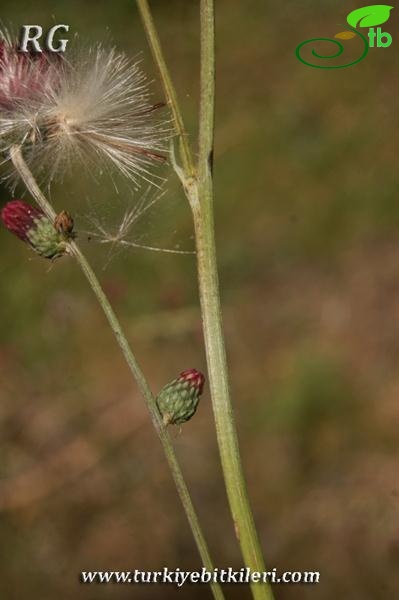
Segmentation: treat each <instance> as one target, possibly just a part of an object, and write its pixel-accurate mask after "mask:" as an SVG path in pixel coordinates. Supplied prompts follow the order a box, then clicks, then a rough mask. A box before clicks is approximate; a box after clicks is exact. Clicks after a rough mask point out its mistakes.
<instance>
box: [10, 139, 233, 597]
mask: <svg viewBox="0 0 399 600" xmlns="http://www.w3.org/2000/svg"><path fill="white" fill-rule="evenodd" d="M10 156H11V160H12V162H13V164H14V166H15V168H16V169H17V171H18V172H19V174H20V176H21V178H22V180H23V181H24V183H25V185H26V187H27V189H28V190H29V191H30V193H31V194H32V196H33V197H34V198H35V200H36V202H37V203H38V205H39V206H40V208H41V209H42V210H43V211H44V212H45V213H46V215H47V216H48V217H49V219H51V220H54V217H55V215H56V213H55V211H54V209H53V207H52V205H51V204H50V203H49V202H48V200H47V198H46V197H45V196H44V194H43V193H42V191H41V190H40V188H39V186H38V185H37V183H36V180H35V179H34V177H33V175H32V173H31V171H30V170H29V168H28V166H27V164H26V163H25V160H24V158H23V156H22V152H21V148H20V147H19V146H14V147H13V148H12V149H11V152H10ZM68 250H69V252H70V254H72V255H73V256H74V257H75V258H76V260H77V262H78V263H79V265H80V267H81V269H82V271H83V273H84V275H85V277H86V279H87V281H88V283H89V285H90V287H91V289H92V290H93V292H94V294H95V296H96V298H97V300H98V302H99V304H100V306H101V308H102V310H103V311H104V314H105V316H106V318H107V320H108V323H109V325H110V327H111V329H112V332H113V333H114V335H115V338H116V341H117V342H118V344H119V347H120V349H121V350H122V353H123V356H124V357H125V360H126V362H127V364H128V366H129V368H130V371H131V372H132V374H133V377H134V379H135V380H136V383H137V386H138V388H139V390H140V392H141V394H142V396H143V398H144V400H145V402H146V405H147V408H148V410H149V412H150V415H151V420H152V423H153V425H154V427H155V430H156V432H157V434H158V437H159V439H160V441H161V444H162V447H163V451H164V453H165V456H166V459H167V462H168V464H169V468H170V470H171V472H172V476H173V479H174V481H175V485H176V488H177V491H178V494H179V496H180V500H181V502H182V504H183V507H184V510H185V513H186V517H187V520H188V522H189V525H190V528H191V531H192V533H193V536H194V539H195V542H196V545H197V548H198V551H199V554H200V556H201V559H202V562H203V565H204V567H205V568H206V569H207V570H208V571H213V569H214V566H213V563H212V560H211V557H210V553H209V549H208V546H207V543H206V540H205V537H204V535H203V533H202V529H201V526H200V523H199V520H198V517H197V514H196V511H195V508H194V505H193V503H192V500H191V497H190V494H189V491H188V488H187V485H186V483H185V480H184V477H183V474H182V471H181V469H180V466H179V463H178V460H177V457H176V453H175V450H174V447H173V444H172V442H171V439H170V436H169V433H168V431H167V429H166V427H164V425H163V423H162V417H161V415H160V413H159V411H158V408H157V405H156V402H155V399H154V396H153V395H152V392H151V390H150V387H149V385H148V383H147V380H146V379H145V376H144V374H143V372H142V370H141V369H140V366H139V365H138V363H137V360H136V358H135V356H134V354H133V352H132V350H131V348H130V345H129V343H128V341H127V339H126V336H125V334H124V332H123V330H122V327H121V325H120V323H119V320H118V318H117V317H116V315H115V312H114V310H113V308H112V306H111V304H110V302H109V300H108V298H107V297H106V295H105V293H104V291H103V289H102V287H101V285H100V283H99V281H98V279H97V276H96V274H95V273H94V271H93V269H92V268H91V266H90V264H89V263H88V261H87V259H86V257H85V256H84V254H83V253H82V251H81V250H80V248H79V246H78V245H77V244H76V242H74V241H70V242H69V243H68ZM210 585H211V588H212V592H213V596H214V598H215V600H224V595H223V591H222V589H221V587H220V585H219V584H218V583H211V584H210Z"/></svg>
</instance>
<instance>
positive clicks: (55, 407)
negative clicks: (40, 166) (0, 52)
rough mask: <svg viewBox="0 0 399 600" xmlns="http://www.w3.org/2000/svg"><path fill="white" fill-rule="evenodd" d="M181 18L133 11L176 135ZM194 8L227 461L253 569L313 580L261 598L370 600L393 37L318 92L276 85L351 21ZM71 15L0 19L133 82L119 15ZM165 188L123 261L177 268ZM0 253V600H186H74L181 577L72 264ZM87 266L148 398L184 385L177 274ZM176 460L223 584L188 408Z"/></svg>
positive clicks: (120, 376)
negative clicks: (109, 574) (143, 248)
mask: <svg viewBox="0 0 399 600" xmlns="http://www.w3.org/2000/svg"><path fill="white" fill-rule="evenodd" d="M197 4H198V3H197V2H196V1H194V0H192V1H190V2H183V1H174V2H165V1H163V2H162V1H160V0H158V1H157V2H153V6H154V12H155V16H156V20H157V23H158V25H159V28H160V31H161V33H162V39H163V41H164V44H165V49H166V52H167V57H168V59H169V60H170V64H171V69H172V72H173V75H174V76H175V77H176V82H177V87H178V91H179V93H180V96H181V98H182V101H183V108H184V112H185V116H186V118H187V121H188V123H189V125H190V130H191V131H192V132H193V135H194V133H195V115H196V110H197V102H196V98H197V92H198V63H197V60H198V14H197V12H198V10H197ZM217 4H218V13H217V32H218V67H219V73H218V103H217V135H216V138H217V144H216V156H215V170H216V194H217V196H216V197H217V207H216V211H217V231H218V246H219V262H220V274H221V283H222V289H223V302H224V311H225V326H226V337H227V343H228V350H229V362H230V367H231V376H232V387H233V394H234V402H235V407H236V417H237V424H238V428H239V432H240V439H241V444H242V453H243V460H244V463H245V467H246V472H247V477H248V483H249V490H250V495H251V498H252V501H253V507H254V511H255V515H256V521H257V523H258V525H259V530H260V533H261V537H262V543H263V547H264V551H265V556H266V560H267V564H268V565H269V566H270V567H274V566H275V567H277V568H278V569H279V570H281V571H283V570H319V571H320V572H321V583H320V584H319V585H318V586H313V587H304V586H285V587H284V586H280V587H278V588H277V589H276V590H275V592H276V597H277V598H278V599H279V600H280V599H281V600H286V599H287V600H291V599H295V600H301V599H307V598H315V599H317V600H330V599H332V598H336V597H339V598H342V599H343V600H346V599H348V600H375V599H382V598H394V597H396V596H397V595H398V593H399V580H398V572H397V564H398V559H399V525H398V523H399V520H398V516H399V515H398V499H399V482H398V466H397V456H398V449H399V442H398V421H399V408H398V396H399V372H398V358H399V300H398V298H399V253H398V242H399V233H398V225H399V202H398V197H397V189H398V184H399V171H398V167H397V165H398V144H397V137H398V136H397V126H398V109H397V92H398V86H397V72H398V67H399V61H398V52H399V47H398V44H399V39H398V40H396V39H395V31H396V30H397V24H398V17H397V15H396V14H395V12H396V11H395V10H394V11H392V16H391V19H390V21H389V23H388V24H387V26H386V29H387V30H388V31H390V32H391V33H393V37H394V39H393V44H392V46H391V47H390V48H388V49H375V50H373V51H370V54H369V56H368V57H367V59H366V60H364V61H363V62H362V63H359V64H358V65H356V66H355V67H353V68H351V69H343V70H337V71H323V70H317V69H311V68H308V67H305V66H304V65H302V64H300V63H299V62H298V61H297V60H296V58H295V56H294V50H295V47H296V45H297V44H298V43H299V42H301V41H303V40H305V39H308V38H311V37H316V36H318V35H325V36H327V37H328V36H331V35H334V34H335V33H336V31H338V30H337V26H336V23H340V22H341V23H343V22H344V20H345V17H346V13H347V12H349V11H350V10H352V9H354V8H356V7H358V6H361V5H362V4H361V3H353V5H351V6H349V7H348V6H345V7H337V6H336V3H335V2H331V1H328V2H324V3H323V4H322V5H320V3H317V2H307V3H306V5H305V6H302V5H299V4H298V3H296V2H293V1H292V0H291V1H288V2H286V3H284V4H281V3H279V2H276V1H274V2H273V1H272V2H268V3H265V2H262V1H261V0H249V1H248V2H246V3H238V2H229V1H228V0H219V2H218V3H217ZM85 8H86V12H83V11H82V10H81V3H79V2H77V1H76V0H73V1H68V2H57V3H55V2H50V1H44V0H40V2H38V3H37V5H36V6H34V7H33V6H31V5H30V4H29V5H28V3H23V2H21V3H19V4H18V5H15V3H12V2H9V1H6V2H3V3H2V12H1V17H2V20H3V21H4V22H8V21H10V20H11V21H13V22H14V25H16V26H18V25H19V24H22V23H36V22H38V23H43V25H44V24H45V23H46V22H47V23H48V22H50V21H51V15H53V14H54V15H55V22H57V23H58V22H66V23H69V24H70V25H71V30H73V31H78V32H79V34H80V35H82V34H83V33H84V34H85V35H86V37H87V39H89V40H92V41H96V40H97V39H99V38H100V39H102V38H103V37H104V36H108V38H111V39H112V40H113V41H114V42H115V43H116V44H117V45H118V47H120V48H122V49H125V50H126V51H127V52H129V53H131V54H132V55H135V54H137V53H138V52H140V51H142V50H144V54H143V58H144V64H145V66H146V67H147V68H148V70H149V71H150V72H151V73H152V74H153V76H154V77H155V76H156V74H155V71H154V70H153V67H152V63H151V60H150V57H149V53H148V51H147V46H146V42H145V38H144V35H143V33H142V30H141V27H140V23H139V20H138V17H137V14H136V11H135V7H134V2H133V1H132V2H123V1H122V0H118V1H117V2H113V3H108V2H103V1H100V2H87V3H85ZM388 25H389V26H388ZM107 27H109V31H108V32H107V30H106V29H107ZM154 91H155V95H156V96H157V98H158V97H161V91H160V88H159V87H157V86H156V84H155V85H154ZM168 189H169V192H168V195H167V196H166V199H165V200H163V201H162V205H161V206H160V207H159V210H156V211H152V213H151V215H150V216H149V217H148V219H146V220H145V222H144V224H142V231H140V232H139V234H140V236H143V237H142V238H140V239H142V240H144V242H148V243H155V244H158V245H160V244H163V245H165V246H171V245H173V244H175V243H179V244H181V246H182V247H186V248H190V247H191V246H192V232H191V225H190V215H189V211H188V208H187V206H186V202H185V199H184V198H183V197H182V194H181V192H180V191H179V188H178V186H177V185H176V182H175V181H174V178H173V175H171V176H170V182H169V185H168ZM113 196H114V191H113V188H112V186H111V184H109V182H107V181H105V180H104V181H102V182H101V185H98V186H96V185H95V184H94V183H93V182H91V181H86V180H83V179H82V180H81V181H80V182H77V183H76V181H74V180H73V179H72V180H71V181H70V182H65V183H64V185H61V184H60V185H59V186H58V188H56V189H55V190H54V191H53V197H54V198H55V199H56V202H57V205H58V206H59V207H60V208H68V209H70V210H72V211H74V212H77V213H79V214H81V215H82V214H83V215H84V213H85V212H86V210H87V204H86V198H87V197H89V199H90V200H92V199H95V200H96V201H98V202H99V205H100V206H102V207H104V210H105V211H110V212H112V210H113V208H112V206H113V204H112V198H113ZM122 196H123V194H122ZM8 198H9V194H8V192H7V191H4V192H3V200H4V201H6V200H7V199H8ZM115 210H116V209H115ZM79 224H81V226H82V227H83V219H81V221H79V219H78V226H79ZM0 244H1V252H2V259H1V266H0V269H1V278H0V292H1V298H2V310H1V314H0V332H1V333H0V435H1V437H0V449H1V450H0V452H1V463H0V464H1V467H0V469H1V470H0V537H1V553H0V575H1V578H0V598H4V599H6V600H20V599H22V598H24V599H25V598H31V599H32V600H36V599H37V600H39V599H40V600H53V599H54V598H56V597H58V598H60V600H64V599H65V600H68V599H69V598H72V597H74V598H79V599H82V600H102V598H112V599H115V600H118V599H119V598H121V599H124V598H143V599H146V598H148V599H157V598H171V599H173V598H176V597H177V595H178V594H179V597H181V598H205V597H210V593H209V591H208V590H207V588H206V587H198V586H196V587H194V586H190V587H187V588H185V589H183V590H179V591H176V590H175V589H173V588H168V587H160V586H152V587H148V588H145V587H142V588H133V587H130V588H128V587H122V586H105V587H104V586H82V585H80V584H79V583H78V573H79V572H80V571H81V570H89V569H93V570H101V569H104V570H117V569H121V570H122V569H124V570H127V569H134V568H137V569H150V570H157V569H159V568H161V567H163V566H164V565H168V566H170V567H171V568H174V567H176V566H179V567H180V568H182V569H189V568H192V569H194V568H197V567H199V565H200V563H199V559H198V556H197V553H196V550H195V547H194V544H193V542H192V541H191V537H190V532H189V529H188V527H187V525H186V522H185V519H184V516H183V515H182V511H181V508H180V505H179V502H178V499H177V497H176V493H175V490H174V487H173V485H172V483H171V479H170V476H169V473H168V471H167V468H166V466H165V461H164V458H163V455H162V453H161V450H160V447H159V444H158V442H157V440H156V437H155V435H154V433H153V431H152V428H151V426H150V423H149V419H148V417H147V414H146V411H145V409H144V406H143V402H142V400H141V398H140V397H138V395H137V392H136V389H135V386H134V384H133V383H132V381H131V379H130V376H129V373H128V370H127V368H126V366H125V365H124V363H123V360H122V358H121V356H120V355H119V352H118V348H117V347H116V345H115V342H114V340H113V338H112V336H111V335H110V333H109V331H108V329H107V327H106V324H105V322H104V320H103V317H102V315H101V313H100V311H99V310H98V309H97V308H96V306H95V304H94V301H93V297H92V294H91V292H90V291H89V290H88V289H87V287H86V284H85V282H84V280H83V279H82V277H81V276H80V274H79V272H78V270H77V268H76V266H75V265H74V264H73V263H72V261H70V260H63V261H59V262H58V263H57V264H56V265H55V266H54V267H53V268H52V269H51V270H49V269H48V265H47V264H44V263H43V262H42V261H41V260H40V259H38V258H33V259H32V260H28V259H30V258H32V255H31V254H30V253H29V251H28V250H27V249H26V248H24V247H23V246H22V244H18V243H17V241H16V240H14V239H13V238H12V237H11V236H10V235H9V234H7V233H6V232H5V231H2V232H1V236H0ZM87 246H88V247H87V250H88V252H89V253H90V255H91V258H92V260H93V261H94V263H95V265H96V268H97V269H98V271H99V273H100V276H101V279H102V280H103V282H104V284H105V286H106V288H107V291H108V293H109V294H110V296H111V298H112V300H113V303H114V305H115V307H116V309H117V311H118V314H119V315H120V316H121V319H122V321H123V323H124V325H125V326H126V328H127V330H128V332H129V336H130V339H131V342H132V345H133V347H134V349H135V350H136V352H137V354H138V356H139V358H140V361H141V363H142V365H143V368H144V371H145V372H146V373H147V374H148V376H149V378H150V381H151V385H152V387H153V389H154V391H156V390H158V389H159V388H160V387H161V386H162V385H163V384H164V383H165V382H166V381H168V380H170V379H171V378H173V377H174V376H175V375H176V373H178V372H179V371H181V370H182V369H184V368H189V367H192V366H195V367H197V368H202V369H203V368H204V364H205V360H204V355H203V350H202V338H201V329H200V318H199V312H198V306H197V299H196V281H195V270H194V266H195V265H194V260H193V259H192V257H178V256H170V255H166V254H161V255H159V254H150V253H148V252H147V253H146V252H140V251H137V252H132V253H123V254H119V255H117V256H115V257H114V259H113V260H112V261H111V262H110V264H109V265H108V266H107V268H106V269H105V270H102V267H103V266H104V264H105V261H106V258H107V255H106V252H105V251H104V249H103V248H102V247H99V246H95V245H93V244H88V245H87ZM176 447H177V450H178V453H179V456H180V458H181V461H182V464H183V466H184V470H185V472H186V473H187V478H188V480H189V482H190V484H191V486H192V491H193V497H194V500H195V503H196V505H197V507H198V511H199V513H200V516H201V518H202V520H203V523H204V528H205V530H206V532H207V533H208V534H209V543H210V546H211V549H212V553H213V556H214V559H215V563H216V564H217V565H218V566H219V567H224V566H234V567H237V568H239V567H240V566H241V562H240V556H239V553H238V550H237V547H236V545H235V543H234V538H233V532H232V529H231V524H230V521H229V515H228V511H227V509H226V502H225V495H224V490H223V486H222V484H221V474H220V469H219V463H218V454H217V447H216V443H215V436H214V430H213V424H212V413H211V408H210V399H209V396H208V394H205V396H204V397H203V400H202V402H201V406H200V409H199V411H198V413H197V415H196V417H195V419H194V420H193V421H192V422H191V423H189V424H187V425H186V426H185V427H184V428H183V431H182V434H181V435H176ZM227 592H228V594H229V597H231V598H237V599H238V598H240V599H241V598H247V597H248V593H247V590H244V588H237V587H236V588H233V587H231V588H229V589H228V590H227Z"/></svg>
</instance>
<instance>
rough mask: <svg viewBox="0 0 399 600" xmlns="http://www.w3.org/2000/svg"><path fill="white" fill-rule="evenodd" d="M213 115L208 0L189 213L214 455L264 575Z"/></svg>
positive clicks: (264, 594)
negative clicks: (233, 377) (224, 268)
mask: <svg viewBox="0 0 399 600" xmlns="http://www.w3.org/2000/svg"><path fill="white" fill-rule="evenodd" d="M214 112H215V16H214V0H201V97H200V123H199V158H198V197H199V204H198V209H197V210H195V211H194V223H195V230H196V247H197V264H198V279H199V289H200V300H201V310H202V319H203V329H204V337H205V346H206V355H207V364H208V374H209V382H210V388H211V396H212V403H213V411H214V416H215V422H216V432H217V437H218V443H219V450H220V456H221V461H222V467H223V473H224V478H225V484H226V490H227V495H228V498H229V503H230V509H231V513H232V516H233V520H234V525H235V531H236V535H237V538H238V541H239V543H240V546H241V551H242V555H243V558H244V561H245V564H246V565H247V566H248V567H250V569H251V570H253V571H265V564H264V560H263V555H262V549H261V545H260V541H259V537H258V534H257V531H256V527H255V523H254V519H253V516H252V511H251V507H250V503H249V498H248V493H247V486H246V483H245V479H244V474H243V468H242V464H241V458H240V452H239V446H238V439H237V433H236V427H235V423H234V415H233V409H232V404H231V400H230V391H229V380H228V369H227V361H226V351H225V344H224V337H223V328H222V314H221V306H220V294H219V281H218V270H217V261H216V245H215V227H214V217H213V177H212V161H213V143H214V118H215V115H214ZM251 591H252V594H253V597H254V598H256V599H257V600H261V599H263V600H265V599H269V600H270V599H271V598H272V597H273V595H272V591H271V588H270V586H269V585H267V584H259V583H252V584H251Z"/></svg>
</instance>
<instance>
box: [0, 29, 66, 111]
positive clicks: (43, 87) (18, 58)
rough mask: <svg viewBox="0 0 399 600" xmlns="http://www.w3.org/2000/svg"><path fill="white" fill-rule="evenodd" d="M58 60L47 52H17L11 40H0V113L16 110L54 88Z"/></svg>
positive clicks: (57, 75) (57, 73)
mask: <svg viewBox="0 0 399 600" xmlns="http://www.w3.org/2000/svg"><path fill="white" fill-rule="evenodd" d="M60 60H62V59H61V58H60V56H59V55H54V54H53V55H51V54H49V53H46V52H42V53H38V52H19V51H18V50H17V47H16V44H15V43H13V42H12V41H11V40H10V39H8V38H6V39H3V40H0V110H2V111H13V110H15V111H17V110H19V109H21V108H22V107H23V104H24V102H32V101H35V100H36V101H38V100H39V99H40V96H43V95H44V94H46V93H48V91H49V90H50V89H54V87H56V86H57V84H58V83H59V67H60Z"/></svg>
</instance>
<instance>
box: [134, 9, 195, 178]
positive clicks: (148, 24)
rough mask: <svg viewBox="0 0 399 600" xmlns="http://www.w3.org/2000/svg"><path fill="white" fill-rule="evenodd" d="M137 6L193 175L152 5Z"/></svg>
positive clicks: (185, 163) (182, 154)
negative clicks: (151, 8)
mask: <svg viewBox="0 0 399 600" xmlns="http://www.w3.org/2000/svg"><path fill="white" fill-rule="evenodd" d="M137 6H138V9H139V11H140V14H141V18H142V20H143V24H144V29H145V32H146V34H147V38H148V43H149V45H150V48H151V52H152V55H153V57H154V62H155V64H156V65H157V66H158V68H159V73H160V76H161V79H162V85H163V88H164V91H165V94H166V99H167V101H168V104H169V107H170V109H171V111H172V115H173V120H174V125H175V129H176V133H177V134H178V136H179V145H180V158H181V161H182V165H183V169H184V171H185V173H186V176H193V175H194V162H193V159H192V155H191V152H190V146H189V143H188V136H187V132H186V130H185V127H184V123H183V117H182V114H181V111H180V107H179V103H178V101H177V95H176V90H175V87H174V85H173V81H172V79H171V77H170V74H169V70H168V67H167V64H166V61H165V59H164V56H163V52H162V48H161V42H160V40H159V36H158V32H157V30H156V27H155V25H154V21H153V19H152V15H151V11H150V7H149V6H148V1H147V0H137Z"/></svg>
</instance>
